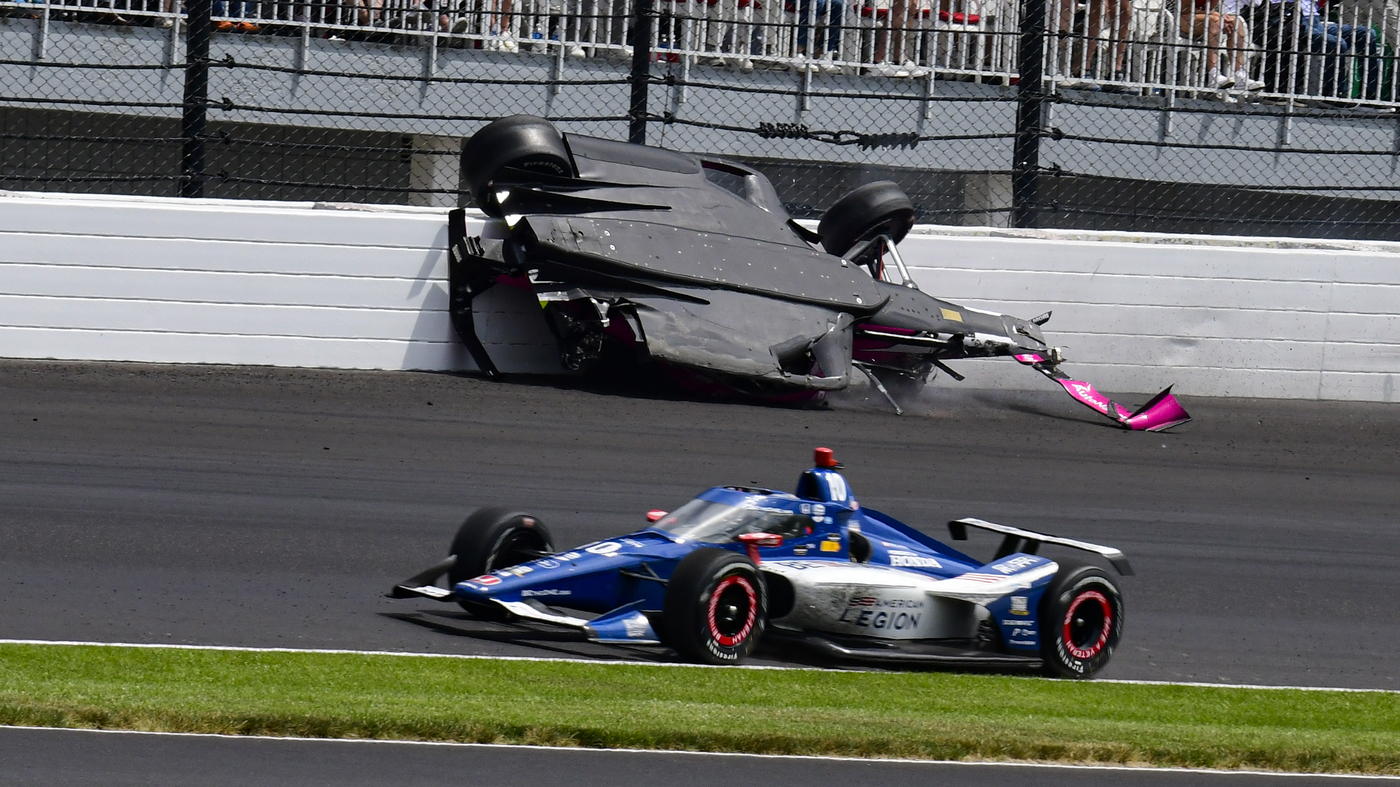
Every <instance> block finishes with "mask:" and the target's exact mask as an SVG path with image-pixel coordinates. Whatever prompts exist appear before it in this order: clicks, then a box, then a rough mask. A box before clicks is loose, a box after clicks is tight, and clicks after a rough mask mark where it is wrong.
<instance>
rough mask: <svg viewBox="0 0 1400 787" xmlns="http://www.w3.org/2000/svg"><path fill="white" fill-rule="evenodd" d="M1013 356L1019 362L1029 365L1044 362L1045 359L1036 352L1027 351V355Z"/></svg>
mask: <svg viewBox="0 0 1400 787" xmlns="http://www.w3.org/2000/svg"><path fill="white" fill-rule="evenodd" d="M1011 357H1012V358H1015V359H1016V360H1017V361H1018V362H1020V363H1023V364H1025V365H1027V366H1030V365H1032V364H1037V363H1042V362H1044V361H1045V359H1044V358H1041V357H1040V356H1039V355H1035V354H1034V353H1027V354H1025V355H1013V356H1011Z"/></svg>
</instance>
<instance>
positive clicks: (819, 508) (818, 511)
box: [812, 503, 826, 516]
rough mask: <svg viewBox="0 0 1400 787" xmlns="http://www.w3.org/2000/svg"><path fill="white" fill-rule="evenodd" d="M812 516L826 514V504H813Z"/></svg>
mask: <svg viewBox="0 0 1400 787" xmlns="http://www.w3.org/2000/svg"><path fill="white" fill-rule="evenodd" d="M812 516H826V506H824V505H822V504H821V503H817V504H816V505H814V506H812Z"/></svg>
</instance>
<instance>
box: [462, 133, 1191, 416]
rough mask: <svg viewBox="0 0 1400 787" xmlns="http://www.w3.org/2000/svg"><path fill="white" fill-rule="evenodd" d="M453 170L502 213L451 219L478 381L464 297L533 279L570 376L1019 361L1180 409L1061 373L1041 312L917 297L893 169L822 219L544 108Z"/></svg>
mask: <svg viewBox="0 0 1400 787" xmlns="http://www.w3.org/2000/svg"><path fill="white" fill-rule="evenodd" d="M462 177H463V182H464V185H465V186H466V187H467V188H468V189H470V191H471V193H472V195H473V197H474V198H475V200H476V202H477V205H478V206H480V208H481V209H482V210H483V211H484V212H485V213H487V215H489V216H492V217H495V218H497V219H499V222H498V223H492V224H488V226H487V229H486V231H485V232H483V234H482V235H481V236H468V235H467V231H466V219H465V215H466V214H465V213H464V212H463V211H461V210H457V211H453V212H452V213H450V214H449V218H448V243H449V247H450V259H449V276H450V288H451V292H450V306H449V308H450V311H451V315H452V322H453V325H454V327H455V328H456V331H457V333H458V335H459V336H460V337H461V338H462V340H463V342H464V344H465V345H466V347H467V349H468V351H469V352H470V353H471V355H472V358H473V360H474V361H475V362H476V365H477V367H478V368H479V369H480V370H481V371H482V372H483V373H484V374H486V375H487V376H488V377H494V376H496V374H497V367H496V365H495V363H494V362H493V361H492V359H491V356H490V354H489V353H488V352H487V350H486V348H485V346H484V345H483V343H482V342H481V340H480V338H479V337H478V336H477V333H476V327H475V322H474V320H473V316H472V301H473V299H475V298H476V297H477V296H479V295H481V294H482V293H483V292H485V291H486V290H487V289H489V288H491V287H493V286H496V285H498V284H504V285H507V286H513V287H519V288H522V289H526V290H529V291H530V292H531V293H532V294H533V295H534V297H535V298H536V299H537V300H538V301H539V303H540V305H541V306H542V307H544V308H543V309H542V312H543V317H544V319H545V321H546V322H547V324H548V326H549V328H550V330H551V331H552V332H553V334H554V338H555V340H556V341H557V342H558V346H559V354H560V360H561V362H562V363H563V365H564V367H565V368H566V369H569V370H572V371H586V370H588V369H589V368H592V367H598V366H600V365H601V362H602V361H603V360H604V358H605V356H609V357H613V358H622V359H624V363H631V362H636V361H641V362H645V363H652V364H655V365H657V366H658V367H661V368H664V369H666V370H668V371H669V372H671V374H672V376H673V377H675V378H676V379H678V380H680V381H681V382H682V383H683V384H685V385H687V386H688V387H690V388H692V389H693V390H697V391H700V392H704V393H720V394H725V393H739V394H746V395H755V396H760V397H765V398H770V399H789V400H791V399H800V398H804V397H805V398H813V397H819V396H822V395H824V392H827V391H835V390H840V389H843V388H845V387H847V385H849V383H850V380H851V376H852V373H853V371H858V372H860V373H862V374H864V375H865V376H866V377H867V378H869V380H870V382H871V383H872V384H873V385H874V387H875V388H876V389H877V390H879V391H880V392H881V393H882V394H884V396H885V397H886V398H887V399H888V400H889V402H890V404H891V405H893V406H894V408H895V410H896V411H897V412H898V411H899V409H900V408H899V404H898V403H897V402H896V401H895V399H894V397H892V396H891V395H890V393H889V391H888V389H887V387H886V385H885V383H886V382H888V381H891V380H900V381H903V382H904V383H905V385H904V386H903V387H914V388H917V387H919V386H922V385H923V384H924V383H925V382H926V381H927V380H928V379H929V378H930V377H931V376H932V375H933V374H934V373H935V370H942V371H943V372H945V373H946V374H948V375H949V376H951V377H953V378H954V379H957V380H962V379H963V377H962V375H960V374H958V373H957V372H956V371H954V370H953V369H951V368H949V366H948V365H947V363H946V362H947V361H950V360H955V359H962V358H987V357H997V356H1011V357H1013V358H1015V359H1016V361H1018V362H1019V363H1021V364H1024V365H1026V366H1030V367H1031V368H1033V369H1035V370H1036V371H1038V372H1040V373H1041V374H1043V375H1045V376H1046V377H1048V378H1050V379H1051V380H1053V381H1055V382H1056V383H1058V384H1059V385H1061V386H1062V387H1063V388H1064V390H1065V391H1066V392H1068V393H1069V395H1070V396H1072V397H1073V398H1074V399H1075V401H1078V402H1080V403H1081V404H1083V405H1085V406H1087V407H1090V408H1092V409H1093V410H1095V411H1096V412H1098V413H1100V414H1102V415H1105V416H1107V417H1109V418H1111V419H1113V420H1114V421H1116V422H1117V423H1119V424H1120V425H1122V426H1124V427H1126V428H1128V429H1140V430H1153V431H1155V430H1162V429H1167V428H1170V427H1172V426H1175V425H1177V424H1180V423H1184V422H1186V421H1188V420H1190V416H1188V415H1187V413H1186V410H1185V409H1184V408H1183V407H1182V406H1181V404H1180V403H1179V402H1178V401H1177V400H1176V398H1175V397H1174V396H1172V394H1171V389H1170V388H1167V389H1166V390H1164V391H1162V392H1161V393H1160V394H1158V395H1157V396H1155V397H1153V398H1152V399H1151V400H1150V401H1148V402H1147V404H1145V405H1143V406H1142V407H1140V408H1138V409H1137V410H1135V411H1134V410H1129V409H1128V408H1126V407H1124V406H1122V405H1120V404H1118V403H1116V402H1114V401H1112V400H1111V399H1109V398H1108V397H1107V396H1104V395H1103V394H1102V393H1100V392H1099V391H1097V390H1095V389H1094V387H1093V386H1091V385H1090V384H1089V383H1087V382H1084V381H1082V380H1077V379H1074V378H1073V377H1071V376H1070V375H1069V374H1067V373H1066V372H1064V371H1063V370H1061V369H1060V363H1061V362H1062V361H1063V360H1064V357H1063V354H1062V353H1061V351H1060V348H1058V347H1052V346H1050V345H1049V344H1047V343H1046V341H1045V337H1044V336H1043V335H1042V333H1041V326H1042V325H1044V324H1045V323H1046V321H1048V320H1049V319H1050V313H1049V312H1047V313H1045V314H1043V315H1041V316H1039V317H1036V318H1034V319H1030V320H1024V319H1020V318H1018V317H1013V316H1011V315H1006V314H993V313H990V312H983V311H979V310H977V309H970V308H968V307H965V306H959V305H957V304H954V303H950V302H948V301H943V300H939V299H938V298H934V297H932V296H930V295H927V294H925V293H923V292H921V291H919V289H918V287H917V285H916V284H915V282H914V280H913V278H912V277H911V276H910V273H909V270H908V268H907V267H906V266H905V264H904V262H903V260H902V259H901V258H900V256H899V251H898V249H897V247H896V244H897V243H898V242H899V241H900V240H902V239H903V238H904V236H905V235H906V234H907V233H908V232H909V230H910V228H911V227H912V226H913V224H914V205H913V202H911V201H910V199H909V197H908V196H907V195H906V194H905V193H904V191H903V190H902V189H900V187H899V186H898V185H897V184H895V183H892V182H889V181H882V182H878V183H870V184H867V185H865V186H861V187H860V188H858V189H856V190H855V191H853V192H851V193H850V194H848V195H847V196H845V197H843V198H842V199H841V200H839V201H838V202H837V203H836V204H835V205H833V206H832V207H831V208H830V209H829V210H828V211H827V212H826V214H825V215H824V216H823V217H822V219H821V222H820V224H819V225H818V227H817V231H816V232H813V231H811V230H810V229H808V228H806V227H804V226H802V225H800V224H798V223H797V222H795V221H793V220H792V219H791V218H790V217H789V216H788V214H787V211H786V210H785V209H784V208H783V205H782V203H781V202H780V201H779V199H778V194H777V192H776V190H775V189H774V188H773V185H772V183H770V182H769V181H768V179H767V178H765V177H764V176H763V175H762V174H760V173H758V172H756V171H755V170H753V169H751V168H748V167H745V166H742V165H739V164H735V163H733V162H728V161H723V160H719V159H710V158H700V157H696V156H692V155H687V154H684V153H676V152H673V151H669V150H662V149H659V148H652V147H646V146H644V145H632V144H627V143H623V142H615V141H611V140H605V139H597V138H594V137H586V136H580V135H577V134H560V133H559V131H557V130H556V129H555V128H554V126H553V125H551V124H550V123H549V122H548V121H547V120H544V119H542V118H537V117H531V116H528V115H516V116H512V117H507V118H501V119H499V120H496V121H494V122H492V123H490V124H488V125H487V126H485V127H484V128H482V129H481V130H480V131H478V132H477V133H476V134H475V135H473V136H472V137H471V139H470V140H468V141H467V143H466V144H465V145H464V146H463V148H462Z"/></svg>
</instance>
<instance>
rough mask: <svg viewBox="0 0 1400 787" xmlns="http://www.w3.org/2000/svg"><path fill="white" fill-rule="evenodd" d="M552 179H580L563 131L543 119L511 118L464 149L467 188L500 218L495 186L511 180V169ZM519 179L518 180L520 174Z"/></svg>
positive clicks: (497, 123) (479, 134)
mask: <svg viewBox="0 0 1400 787" xmlns="http://www.w3.org/2000/svg"><path fill="white" fill-rule="evenodd" d="M508 167H509V168H511V169H516V170H525V171H526V172H538V173H540V174H541V175H547V176H550V177H561V178H572V177H576V176H577V173H575V172H574V165H573V162H572V160H571V159H570V158H569V149H568V147H566V146H565V145H564V137H563V135H561V134H560V133H559V130H558V129H556V128H555V127H554V124H552V123H550V122H549V121H548V120H545V119H544V118H541V117H535V116H534V115H511V116H510V117H503V118H500V119H499V120H493V121H491V122H490V123H488V124H486V126H485V127H483V128H482V129H481V130H480V131H478V132H476V133H475V134H473V135H472V137H471V139H469V140H467V144H466V145H464V146H463V147H462V180H463V185H465V186H466V187H467V189H468V190H469V191H470V192H471V195H472V199H474V200H476V205H477V207H478V208H481V210H482V211H484V212H485V213H487V214H489V215H491V216H496V217H498V218H499V217H500V215H501V206H500V205H498V204H497V203H496V199H495V197H494V196H493V195H492V193H491V190H492V186H493V185H495V184H497V183H501V182H505V179H506V178H511V177H512V173H507V172H505V170H506V169H507V168H508ZM515 177H517V178H518V175H516V176H515Z"/></svg>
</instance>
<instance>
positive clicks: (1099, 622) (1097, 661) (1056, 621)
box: [1040, 559, 1123, 678]
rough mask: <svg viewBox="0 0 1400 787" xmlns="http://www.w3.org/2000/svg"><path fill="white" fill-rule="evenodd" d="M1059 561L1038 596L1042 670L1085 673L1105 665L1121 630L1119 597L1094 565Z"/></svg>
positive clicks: (1055, 674)
mask: <svg viewBox="0 0 1400 787" xmlns="http://www.w3.org/2000/svg"><path fill="white" fill-rule="evenodd" d="M1057 562H1059V564H1060V568H1059V571H1058V572H1056V574H1055V578H1054V579H1053V580H1051V582H1050V585H1049V586H1048V587H1047V588H1046V590H1045V596H1044V597H1043V598H1042V599H1041V601H1040V621H1041V630H1042V631H1043V632H1044V634H1043V636H1042V640H1041V658H1042V660H1043V661H1044V672H1045V673H1046V674H1047V675H1050V676H1051V677H1058V678H1087V677H1090V676H1091V675H1093V674H1094V673H1096V672H1098V671H1099V670H1101V669H1103V667H1104V666H1105V665H1106V664H1108V661H1109V659H1110V658H1111V657H1112V656H1113V650H1114V648H1116V647H1117V645H1118V640H1119V638H1120V637H1122V635H1123V596H1122V593H1120V592H1119V590H1118V586H1117V585H1116V584H1115V583H1114V581H1113V580H1112V578H1110V577H1109V576H1108V574H1106V573H1104V571H1103V570H1101V569H1099V568H1098V567H1096V566H1093V565H1090V564H1088V563H1084V562H1081V561H1076V560H1068V559H1066V560H1058V561H1057Z"/></svg>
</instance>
